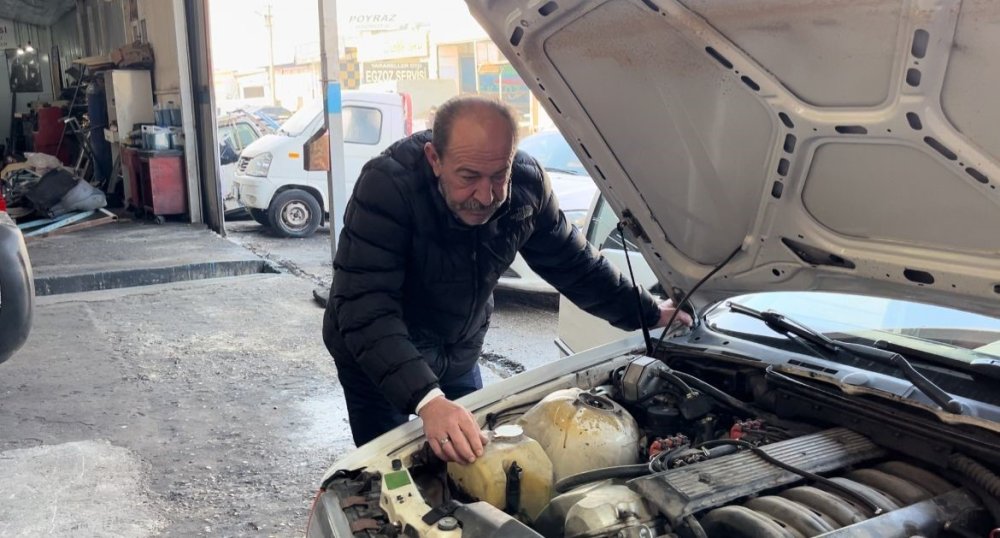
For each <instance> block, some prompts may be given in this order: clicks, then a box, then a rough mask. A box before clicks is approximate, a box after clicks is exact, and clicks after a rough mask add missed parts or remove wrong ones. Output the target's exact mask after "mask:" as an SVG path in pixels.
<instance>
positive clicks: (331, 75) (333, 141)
mask: <svg viewBox="0 0 1000 538" xmlns="http://www.w3.org/2000/svg"><path fill="white" fill-rule="evenodd" d="M319 24H320V28H319V30H320V49H321V51H320V54H321V57H322V62H323V88H324V96H325V99H324V110H325V111H326V128H327V132H329V133H330V170H329V172H327V187H328V192H329V199H330V252H331V255H333V256H336V254H337V238H338V237H339V236H340V230H341V228H342V227H343V223H344V210H345V209H346V207H347V177H346V176H347V172H346V170H345V168H344V124H343V123H342V120H341V92H340V36H339V34H338V31H337V0H319Z"/></svg>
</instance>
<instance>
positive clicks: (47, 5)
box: [0, 0, 76, 26]
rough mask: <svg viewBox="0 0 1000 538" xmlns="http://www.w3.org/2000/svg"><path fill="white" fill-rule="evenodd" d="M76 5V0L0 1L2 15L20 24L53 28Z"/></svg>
mask: <svg viewBox="0 0 1000 538" xmlns="http://www.w3.org/2000/svg"><path fill="white" fill-rule="evenodd" d="M75 5H76V1H75V0H0V13H4V14H5V15H4V18H9V19H12V20H15V21H18V22H26V23H30V24H37V25H38V26H51V25H52V24H54V23H55V22H56V21H57V20H59V17H62V16H63V15H65V14H66V12H67V11H69V10H71V9H73V6H75Z"/></svg>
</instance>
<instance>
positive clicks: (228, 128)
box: [219, 121, 258, 153]
mask: <svg viewBox="0 0 1000 538" xmlns="http://www.w3.org/2000/svg"><path fill="white" fill-rule="evenodd" d="M257 138H258V136H257V132H256V131H254V130H253V127H251V126H250V124H249V123H246V122H242V121H241V122H238V123H230V124H228V125H220V126H219V144H225V143H226V142H227V141H228V142H229V145H231V146H232V147H233V150H234V151H236V152H237V153H239V152H240V151H243V148H245V147H247V146H249V145H250V144H252V143H253V142H254V141H255V140H257Z"/></svg>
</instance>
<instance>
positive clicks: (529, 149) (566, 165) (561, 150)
mask: <svg viewBox="0 0 1000 538" xmlns="http://www.w3.org/2000/svg"><path fill="white" fill-rule="evenodd" d="M517 147H518V149H520V150H521V151H524V152H525V153H527V154H528V155H531V156H532V157H534V158H535V159H536V160H537V161H538V163H539V164H541V165H542V168H544V169H546V170H548V171H550V172H562V173H565V174H571V175H575V176H586V175H587V169H586V168H584V167H583V163H581V162H580V159H579V158H578V157H577V156H576V154H575V153H573V148H571V147H569V143H568V142H566V139H565V138H563V137H562V135H561V134H559V132H558V131H547V132H543V133H537V134H533V135H531V136H529V137H527V138H525V139H524V140H521V143H520V144H518V146H517Z"/></svg>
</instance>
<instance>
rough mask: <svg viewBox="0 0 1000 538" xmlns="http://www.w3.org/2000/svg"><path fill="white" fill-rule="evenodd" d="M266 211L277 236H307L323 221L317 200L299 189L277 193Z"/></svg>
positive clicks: (321, 210)
mask: <svg viewBox="0 0 1000 538" xmlns="http://www.w3.org/2000/svg"><path fill="white" fill-rule="evenodd" d="M267 213H268V220H269V221H270V224H271V229H272V230H274V232H275V233H276V234H277V235H278V236H279V237H309V236H310V235H312V234H313V233H315V232H316V229H317V228H319V225H320V224H321V223H322V222H323V209H322V208H321V207H320V206H319V202H317V201H316V199H315V198H313V196H312V195H311V194H309V193H308V192H306V191H303V190H300V189H289V190H287V191H284V192H281V193H278V195H277V196H275V197H274V199H273V200H271V207H270V209H268V210H267Z"/></svg>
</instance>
